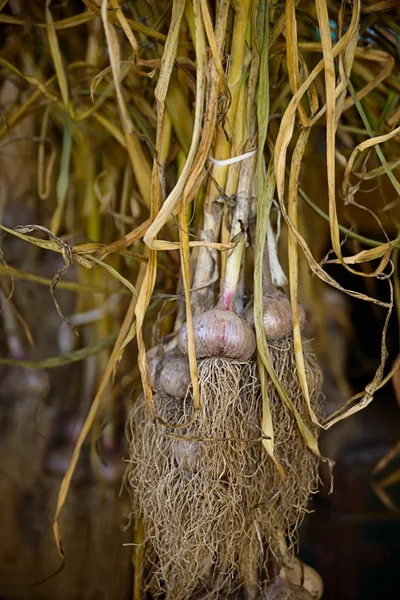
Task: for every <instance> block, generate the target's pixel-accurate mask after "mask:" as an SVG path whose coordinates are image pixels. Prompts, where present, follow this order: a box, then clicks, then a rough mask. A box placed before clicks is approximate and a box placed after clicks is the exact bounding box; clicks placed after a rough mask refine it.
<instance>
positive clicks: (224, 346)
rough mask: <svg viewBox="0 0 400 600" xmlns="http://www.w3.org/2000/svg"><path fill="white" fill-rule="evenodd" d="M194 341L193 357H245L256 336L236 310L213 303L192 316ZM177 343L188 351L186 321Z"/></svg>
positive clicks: (253, 348)
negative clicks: (222, 307)
mask: <svg viewBox="0 0 400 600" xmlns="http://www.w3.org/2000/svg"><path fill="white" fill-rule="evenodd" d="M193 330H194V344H195V349H196V356H197V358H203V357H205V356H223V357H225V358H235V359H237V360H248V359H249V358H250V357H251V356H252V354H254V352H255V349H256V340H255V336H254V333H253V331H252V330H251V328H250V327H249V325H248V324H247V323H246V322H245V321H244V320H243V319H242V318H241V317H239V316H238V315H237V314H236V313H234V312H233V311H230V310H224V309H221V308H218V306H217V307H215V308H213V309H212V310H208V311H207V312H205V313H203V314H202V315H199V316H197V317H195V318H194V319H193ZM178 346H179V348H180V349H181V351H182V352H183V353H184V354H187V353H188V336H187V325H186V323H185V325H183V327H182V328H181V330H180V332H179V335H178Z"/></svg>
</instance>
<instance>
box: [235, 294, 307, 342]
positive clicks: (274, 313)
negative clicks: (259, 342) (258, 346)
mask: <svg viewBox="0 0 400 600" xmlns="http://www.w3.org/2000/svg"><path fill="white" fill-rule="evenodd" d="M297 307H298V313H299V322H300V327H301V328H303V327H304V325H305V323H306V315H305V312H304V309H303V307H302V306H301V304H297ZM263 309H264V319H263V323H264V331H265V337H266V339H267V340H268V341H273V340H279V339H281V338H284V337H286V336H287V335H289V334H290V333H291V331H292V326H293V315H292V309H291V306H290V300H289V298H288V297H287V296H286V295H285V294H282V292H278V291H273V292H267V293H265V294H264V296H263ZM243 318H244V319H245V320H246V321H247V323H248V324H249V325H250V326H251V327H254V305H253V303H251V305H249V306H247V307H246V308H245V309H244V311H243Z"/></svg>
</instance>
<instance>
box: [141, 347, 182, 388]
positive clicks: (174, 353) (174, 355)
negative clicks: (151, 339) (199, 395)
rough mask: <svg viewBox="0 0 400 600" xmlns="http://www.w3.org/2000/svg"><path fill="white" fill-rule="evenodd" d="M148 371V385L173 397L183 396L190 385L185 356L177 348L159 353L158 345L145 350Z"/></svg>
mask: <svg viewBox="0 0 400 600" xmlns="http://www.w3.org/2000/svg"><path fill="white" fill-rule="evenodd" d="M147 360H148V363H149V371H150V385H151V387H152V388H153V389H154V390H156V391H158V392H164V393H166V394H168V396H172V397H173V398H184V397H185V396H186V392H187V389H188V387H189V385H190V381H191V378H190V369H189V361H188V358H187V356H183V355H182V353H181V351H180V350H179V348H176V347H175V348H173V349H172V350H169V351H168V352H166V353H165V354H164V356H161V355H160V347H159V346H155V347H154V348H151V349H150V350H149V351H148V352H147Z"/></svg>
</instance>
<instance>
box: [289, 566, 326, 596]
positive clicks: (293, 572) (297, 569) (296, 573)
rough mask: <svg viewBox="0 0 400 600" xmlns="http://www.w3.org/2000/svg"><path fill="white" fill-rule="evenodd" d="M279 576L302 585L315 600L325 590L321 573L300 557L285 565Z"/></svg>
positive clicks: (291, 582)
mask: <svg viewBox="0 0 400 600" xmlns="http://www.w3.org/2000/svg"><path fill="white" fill-rule="evenodd" d="M279 577H280V579H281V580H282V581H284V582H286V583H290V584H296V585H302V587H304V588H305V589H306V590H307V591H308V592H309V594H310V596H311V597H312V598H313V600H320V598H321V597H322V594H323V592H324V586H323V583H322V579H321V577H320V575H319V573H317V571H316V570H315V569H313V568H312V567H310V566H309V565H306V564H305V563H303V562H302V561H301V560H299V559H298V558H293V559H292V560H291V561H290V564H289V565H287V566H285V567H283V568H282V569H281V572H280V574H279Z"/></svg>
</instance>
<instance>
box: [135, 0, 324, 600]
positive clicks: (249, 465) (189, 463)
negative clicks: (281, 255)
mask: <svg viewBox="0 0 400 600" xmlns="http://www.w3.org/2000/svg"><path fill="white" fill-rule="evenodd" d="M251 4H252V3H251V2H250V1H246V2H244V3H243V10H242V11H239V10H238V11H237V12H235V13H234V25H233V27H234V36H233V38H232V46H235V48H234V51H232V62H231V64H230V70H229V74H228V77H227V84H228V86H229V90H230V95H231V98H230V104H229V108H228V110H227V112H226V114H225V115H224V119H223V123H222V124H220V125H219V126H218V127H216V129H215V140H214V141H215V143H214V147H213V154H214V157H215V159H213V161H212V162H213V167H212V170H211V177H210V180H209V182H208V187H207V191H206V197H205V200H204V218H203V226H202V232H201V233H200V237H201V238H202V239H203V240H206V241H210V240H211V241H217V240H218V239H221V242H223V243H227V242H230V249H229V251H228V253H227V256H221V259H219V258H218V257H217V258H216V254H215V251H214V252H213V251H211V250H210V249H209V248H207V247H206V246H203V247H200V248H199V249H198V252H197V254H193V255H192V261H193V265H194V267H195V272H194V277H193V281H192V288H193V291H192V292H191V309H192V314H193V320H192V325H188V324H187V323H184V324H183V325H182V326H181V323H180V322H179V319H177V326H176V336H175V338H173V340H172V342H171V341H169V342H168V344H163V343H162V344H161V345H160V346H159V347H157V348H154V349H152V350H150V351H149V353H148V360H149V367H150V376H151V385H152V388H153V390H154V392H155V393H154V397H153V403H154V410H155V417H156V418H155V419H154V415H150V414H149V412H148V411H147V410H146V405H145V402H144V400H143V401H142V402H139V403H138V406H137V408H136V410H135V411H134V414H133V416H132V420H131V431H132V436H131V444H130V466H129V472H128V480H129V483H130V486H131V490H132V494H133V497H134V499H135V500H134V501H135V505H139V506H140V511H141V515H142V518H143V523H144V528H145V532H146V536H145V538H146V541H145V542H144V544H145V552H146V553H147V563H146V565H147V566H146V572H145V586H144V587H145V589H149V590H151V593H152V594H153V595H158V594H159V595H165V597H166V598H167V599H172V598H174V599H175V600H185V599H187V598H190V597H191V596H192V595H193V594H206V596H208V595H209V597H217V596H218V594H222V595H223V596H225V595H229V594H234V593H235V592H236V591H238V590H241V591H244V593H245V594H246V597H247V598H249V599H250V600H251V599H252V598H256V597H257V595H258V593H259V592H260V591H261V590H265V589H266V586H267V584H268V582H269V581H271V579H272V578H273V577H272V575H271V573H270V568H269V563H270V561H271V560H275V561H276V560H277V561H278V563H280V561H281V563H280V564H281V567H283V566H284V564H285V563H284V561H283V559H282V555H281V553H280V547H281V543H282V536H283V537H285V538H286V539H287V542H288V545H289V548H290V549H291V551H293V548H294V542H295V540H296V532H297V529H298V526H299V524H300V522H301V520H302V518H303V516H304V514H305V510H306V506H307V502H308V499H309V496H310V494H312V493H313V492H315V491H316V485H317V480H318V475H317V466H318V465H317V462H318V460H317V457H316V455H315V454H313V453H312V452H311V450H310V449H309V448H308V447H307V445H306V443H305V441H304V439H303V437H302V435H301V432H300V431H299V426H298V425H299V419H300V420H301V421H302V422H304V423H305V425H306V426H307V427H308V429H309V430H310V431H311V432H312V434H313V435H315V436H316V435H317V427H316V425H315V424H314V423H313V422H312V420H311V417H310V411H309V408H308V406H307V403H306V402H305V400H304V396H303V392H302V388H301V385H300V381H299V379H298V376H297V364H296V359H295V353H294V349H293V337H292V320H293V319H292V311H291V307H290V302H289V300H288V298H287V296H286V295H285V294H284V293H283V292H281V291H279V290H278V289H277V288H276V287H275V286H271V285H270V284H268V285H267V286H266V288H265V289H264V300H263V303H264V321H263V324H264V333H263V335H264V336H265V339H266V341H267V343H268V346H269V353H270V357H271V364H272V368H273V369H274V371H275V373H276V376H277V377H278V379H279V381H280V383H281V385H282V387H283V388H284V390H285V393H286V395H287V397H288V402H289V406H288V405H286V404H285V403H283V402H282V399H281V397H280V394H279V393H278V392H277V390H276V388H275V385H274V383H273V381H272V379H270V380H268V384H267V392H268V401H269V408H270V413H271V418H272V423H273V435H274V452H275V456H274V460H273V459H272V458H271V456H270V454H269V453H268V452H266V450H265V447H264V444H263V442H265V440H266V439H268V437H269V436H268V435H266V433H265V431H263V401H264V398H263V397H262V386H261V384H260V376H259V369H258V362H257V352H256V350H257V348H256V346H257V344H256V335H255V333H254V331H253V329H254V318H253V314H252V313H253V310H252V308H251V306H249V307H247V309H246V310H245V311H243V306H244V285H243V281H244V273H245V271H246V270H247V269H249V268H250V269H251V268H252V261H251V258H250V256H249V253H248V252H247V253H246V252H245V247H246V242H247V240H248V239H249V233H250V232H249V229H250V227H249V220H250V212H251V211H250V208H251V205H252V202H253V201H254V199H253V197H252V196H253V190H254V188H255V186H254V181H255V179H256V172H257V169H258V165H257V159H258V152H257V151H256V150H255V148H254V139H255V137H256V133H257V119H256V116H257V108H256V99H255V98H256V89H257V77H258V74H259V64H258V62H257V60H255V58H254V56H255V55H253V63H252V62H251V61H250V59H249V56H248V54H249V52H250V50H249V48H248V47H247V45H248V43H249V39H248V38H247V39H246V27H247V24H248V23H247V21H248V19H249V18H250V16H251V11H250V7H251ZM216 20H217V22H218V15H217V16H216ZM221 50H222V48H220V51H221ZM210 68H211V67H210ZM247 70H248V72H247ZM245 75H246V76H245ZM247 75H248V76H247ZM210 78H211V76H210ZM229 156H231V157H232V158H231V159H229V158H228V159H227V157H229ZM221 195H222V196H223V197H224V198H230V199H233V202H229V203H226V204H225V205H224V206H223V208H221V203H220V196H221ZM265 235H266V232H264V237H265ZM267 262H268V261H267ZM268 268H269V267H268ZM216 270H219V272H220V278H219V280H220V281H219V290H218V288H216V287H215V286H214V283H215V277H213V274H214V273H215V271H216ZM218 292H219V299H218V302H217V303H216V304H215V296H216V295H217V293H218ZM238 313H241V314H238ZM304 321H305V316H304V311H302V309H301V307H299V322H300V324H304ZM191 326H192V327H193V331H192V334H193V336H192V337H193V340H194V350H195V357H196V360H197V367H198V384H199V390H200V404H201V406H200V410H199V411H197V410H195V406H194V404H195V403H194V388H193V387H192V383H191V377H190V368H189V359H188V355H189V353H190V352H191V348H190V347H189V346H190V345H189V337H190V333H191V331H190V327H191ZM192 358H193V357H192ZM304 362H305V373H306V378H307V384H308V392H309V397H310V402H311V407H312V410H313V412H314V413H315V415H317V416H320V415H321V410H322V409H321V394H320V389H321V371H320V369H319V367H318V365H317V363H316V360H315V358H314V355H313V353H312V351H311V349H309V348H308V344H305V345H304ZM277 465H279V469H278V468H277ZM276 585H278V584H276ZM283 585H286V584H284V583H282V584H281V587H282V586H283ZM291 585H292V584H291V583H288V584H287V586H289V587H290V586H291ZM269 587H270V588H271V586H269ZM272 589H273V588H272ZM299 589H300V591H302V590H303V588H301V587H299ZM271 593H272V592H271ZM307 593H308V592H307V590H304V594H306V595H307ZM304 594H303V596H304ZM276 597H279V596H276ZM282 597H283V596H282ZM288 597H289V596H288ZM290 597H291V596H290ZM293 597H295V596H293ZM299 597H300V596H299ZM304 597H306V596H304ZM271 598H272V596H271Z"/></svg>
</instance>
